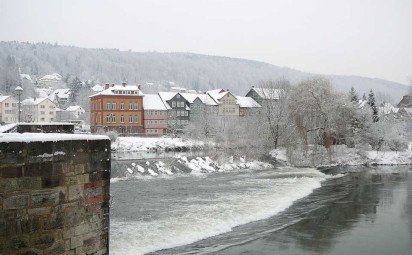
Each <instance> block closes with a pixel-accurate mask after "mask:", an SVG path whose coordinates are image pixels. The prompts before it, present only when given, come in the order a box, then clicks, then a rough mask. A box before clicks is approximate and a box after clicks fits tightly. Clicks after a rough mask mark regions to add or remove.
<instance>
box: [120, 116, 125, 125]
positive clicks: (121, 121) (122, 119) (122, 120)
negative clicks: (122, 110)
mask: <svg viewBox="0 0 412 255" xmlns="http://www.w3.org/2000/svg"><path fill="white" fill-rule="evenodd" d="M120 123H124V116H123V115H120Z"/></svg>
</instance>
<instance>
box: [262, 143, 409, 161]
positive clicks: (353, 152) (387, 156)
mask: <svg viewBox="0 0 412 255" xmlns="http://www.w3.org/2000/svg"><path fill="white" fill-rule="evenodd" d="M332 151H333V153H332V160H331V161H329V159H327V158H328V156H327V155H326V154H327V153H326V154H325V155H323V156H324V157H325V158H324V159H323V161H322V160H321V161H322V163H320V164H319V165H317V166H318V167H320V166H358V165H412V142H410V143H409V145H408V149H407V150H405V151H399V152H396V151H371V150H369V151H364V150H362V149H356V148H348V147H347V146H346V145H335V146H333V148H332ZM270 154H271V156H272V157H273V158H276V160H281V161H285V162H286V163H288V164H291V163H290V162H289V160H288V158H287V156H286V150H285V149H277V150H272V151H271V152H270ZM308 155H310V151H308ZM309 161H310V159H308V158H304V159H300V160H297V162H294V165H297V166H301V165H309V164H310V163H309Z"/></svg>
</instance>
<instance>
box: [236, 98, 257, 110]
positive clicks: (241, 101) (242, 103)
mask: <svg viewBox="0 0 412 255" xmlns="http://www.w3.org/2000/svg"><path fill="white" fill-rule="evenodd" d="M236 99H237V104H238V105H239V107H243V108H255V107H261V106H260V104H258V103H257V102H256V101H255V100H254V99H253V98H251V97H241V96H236Z"/></svg>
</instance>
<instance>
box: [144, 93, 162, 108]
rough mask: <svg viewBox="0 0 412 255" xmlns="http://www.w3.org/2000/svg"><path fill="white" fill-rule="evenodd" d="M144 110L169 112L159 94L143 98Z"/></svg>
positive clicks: (147, 95)
mask: <svg viewBox="0 0 412 255" xmlns="http://www.w3.org/2000/svg"><path fill="white" fill-rule="evenodd" d="M143 109H144V110H161V111H165V110H167V106H166V105H165V103H164V102H163V100H162V99H161V98H160V96H159V95H158V94H146V95H144V98H143Z"/></svg>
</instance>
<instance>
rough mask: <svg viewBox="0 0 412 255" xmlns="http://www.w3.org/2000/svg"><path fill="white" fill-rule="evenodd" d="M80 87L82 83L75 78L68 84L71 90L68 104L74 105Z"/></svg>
mask: <svg viewBox="0 0 412 255" xmlns="http://www.w3.org/2000/svg"><path fill="white" fill-rule="evenodd" d="M82 86H83V83H82V81H81V80H80V79H79V78H78V77H77V76H76V77H75V78H74V79H73V81H72V82H70V83H69V88H70V90H71V93H70V98H69V99H70V102H72V103H75V102H76V101H77V98H78V96H79V93H80V90H81V89H82Z"/></svg>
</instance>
